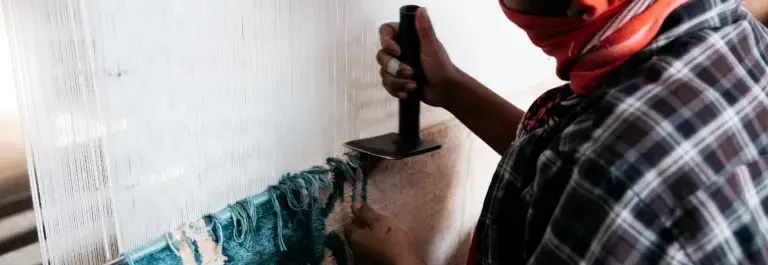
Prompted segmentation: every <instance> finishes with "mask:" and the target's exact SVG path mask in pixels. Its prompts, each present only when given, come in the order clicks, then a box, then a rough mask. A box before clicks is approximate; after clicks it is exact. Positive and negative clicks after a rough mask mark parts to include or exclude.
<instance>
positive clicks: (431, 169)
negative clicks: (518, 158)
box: [328, 120, 487, 264]
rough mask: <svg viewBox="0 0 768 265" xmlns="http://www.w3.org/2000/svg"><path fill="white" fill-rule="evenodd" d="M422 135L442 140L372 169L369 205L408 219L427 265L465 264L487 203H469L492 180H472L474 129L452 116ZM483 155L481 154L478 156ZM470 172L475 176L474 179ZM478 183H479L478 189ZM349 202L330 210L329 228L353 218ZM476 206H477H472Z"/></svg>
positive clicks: (482, 193) (403, 220)
mask: <svg viewBox="0 0 768 265" xmlns="http://www.w3.org/2000/svg"><path fill="white" fill-rule="evenodd" d="M422 137H423V138H424V139H430V140H435V141H437V142H440V143H441V144H443V148H442V149H440V150H439V151H436V152H432V153H429V154H425V155H421V156H417V157H413V158H409V159H406V160H401V161H385V162H383V163H381V164H380V165H379V166H378V167H377V168H376V169H375V171H374V172H373V173H372V175H371V177H370V179H369V184H368V194H369V195H368V196H369V198H368V202H369V204H370V205H371V206H372V207H373V208H375V209H377V210H379V211H382V212H384V213H386V214H388V215H390V216H391V217H393V218H394V219H396V220H398V221H399V222H400V223H401V224H403V225H404V226H405V227H406V228H407V229H408V230H409V231H410V232H411V233H412V234H413V236H414V239H415V242H416V245H417V247H420V251H421V252H422V253H423V255H424V257H425V259H426V261H427V263H428V264H463V263H465V261H466V256H467V251H468V248H469V242H470V239H471V231H472V229H473V228H474V225H475V222H474V221H471V222H469V221H466V220H475V219H476V216H467V215H468V214H467V212H470V214H472V215H474V214H473V213H474V212H479V208H480V207H481V206H482V205H467V204H468V203H469V202H471V201H477V199H478V198H477V197H481V198H482V197H485V190H486V189H487V185H467V184H468V183H469V181H470V180H472V181H476V182H483V180H485V179H487V178H483V177H480V178H474V177H476V176H475V175H476V174H475V173H476V171H474V170H472V168H471V165H472V163H470V161H469V160H470V158H471V157H475V156H477V154H476V153H477V152H478V151H479V152H482V151H484V149H477V150H476V151H475V152H473V148H471V146H472V141H473V140H474V137H473V135H472V133H471V132H470V131H469V130H468V129H467V128H466V127H464V126H463V125H461V124H460V123H459V122H458V121H455V120H452V121H448V122H446V123H443V124H440V125H437V126H434V127H432V128H429V129H427V130H426V131H425V132H424V133H423V135H422ZM479 157H481V156H479ZM470 176H472V177H473V179H469V178H470ZM473 186H477V187H479V188H477V190H476V191H473V188H472V187H473ZM349 203H350V202H348V201H347V202H346V204H345V205H344V206H342V207H339V208H337V209H338V210H337V211H336V212H335V213H334V214H332V215H331V217H330V218H329V220H328V227H329V229H333V230H336V231H343V225H344V224H346V223H348V222H349V220H350V219H351V213H350V210H349ZM467 207H473V208H475V209H476V211H467Z"/></svg>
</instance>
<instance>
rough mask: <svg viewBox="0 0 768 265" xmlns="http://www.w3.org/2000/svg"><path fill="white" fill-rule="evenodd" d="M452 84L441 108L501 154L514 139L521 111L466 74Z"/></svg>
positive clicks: (521, 116)
mask: <svg viewBox="0 0 768 265" xmlns="http://www.w3.org/2000/svg"><path fill="white" fill-rule="evenodd" d="M454 83H455V85H456V86H455V87H453V88H450V89H451V92H450V93H449V94H450V96H449V98H448V99H446V103H445V104H444V106H443V107H444V108H445V109H446V110H448V111H449V112H451V113H452V114H453V115H454V116H456V118H458V119H459V120H460V121H461V122H462V123H463V124H464V125H465V126H467V127H468V128H469V129H470V130H472V132H474V133H475V134H476V135H477V136H478V137H480V139H482V140H483V141H484V142H485V143H486V144H488V145H489V146H491V148H493V150H496V152H497V153H499V154H502V153H503V152H504V151H505V150H506V149H507V148H508V147H509V145H510V144H511V143H512V141H514V140H515V135H516V131H517V126H518V124H519V123H520V120H521V119H522V118H523V114H524V112H523V111H522V110H520V109H519V108H517V107H515V105H512V103H510V102H509V101H507V100H505V99H504V98H502V97H501V96H499V95H497V94H496V93H494V92H493V91H491V90H490V89H488V88H487V87H486V86H485V85H483V84H481V83H480V82H478V81H477V80H475V79H474V78H472V77H471V76H469V75H467V74H464V73H462V74H461V77H459V78H457V80H456V81H455V82H454Z"/></svg>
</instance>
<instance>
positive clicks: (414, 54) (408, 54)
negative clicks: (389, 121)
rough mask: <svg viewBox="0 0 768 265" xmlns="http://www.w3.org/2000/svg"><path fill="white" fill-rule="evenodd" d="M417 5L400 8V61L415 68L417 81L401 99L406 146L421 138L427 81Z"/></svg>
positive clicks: (401, 132) (402, 139)
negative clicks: (422, 62) (421, 112)
mask: <svg viewBox="0 0 768 265" xmlns="http://www.w3.org/2000/svg"><path fill="white" fill-rule="evenodd" d="M418 10H419V6H417V5H406V6H403V7H401V8H400V28H399V30H398V33H397V38H396V40H395V41H396V42H397V44H398V45H400V51H401V52H400V57H399V58H398V60H400V62H402V63H404V64H407V65H408V66H410V67H411V69H413V78H414V81H416V90H415V91H413V92H408V97H407V98H406V99H401V100H400V123H399V126H400V127H399V135H398V136H399V137H398V140H399V141H400V144H402V145H403V146H405V147H416V146H418V145H419V143H420V142H421V140H420V139H419V112H420V110H419V107H420V106H421V97H422V94H423V88H424V83H425V78H424V70H423V69H422V68H421V58H420V52H419V50H420V44H419V33H418V32H417V31H416V11H418Z"/></svg>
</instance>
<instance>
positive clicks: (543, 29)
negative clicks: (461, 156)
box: [346, 0, 768, 265]
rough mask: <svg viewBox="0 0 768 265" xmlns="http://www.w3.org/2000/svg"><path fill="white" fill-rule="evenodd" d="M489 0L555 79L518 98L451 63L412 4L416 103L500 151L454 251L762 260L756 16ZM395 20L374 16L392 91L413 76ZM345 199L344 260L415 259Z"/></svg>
mask: <svg viewBox="0 0 768 265" xmlns="http://www.w3.org/2000/svg"><path fill="white" fill-rule="evenodd" d="M500 5H501V7H502V9H503V12H504V13H505V14H506V16H507V18H509V20H511V21H512V22H513V23H515V24H516V25H517V26H519V27H520V28H522V29H523V30H525V31H526V32H527V34H528V36H529V37H530V39H531V41H532V42H533V43H534V44H535V45H537V46H539V47H540V48H541V49H542V50H543V51H544V52H545V53H546V54H548V55H550V56H552V57H554V58H555V59H557V75H558V76H559V77H560V78H561V79H563V80H567V81H569V83H567V84H565V85H563V86H560V87H556V88H553V89H551V90H549V91H547V92H545V93H544V94H543V95H541V96H540V97H539V98H538V99H537V100H536V101H535V102H534V103H533V104H532V105H531V106H530V108H529V109H528V111H527V112H525V113H524V112H522V111H521V110H520V109H518V108H516V107H515V106H513V105H512V104H510V103H509V102H507V101H505V100H504V99H502V98H501V97H499V96H498V95H496V94H494V93H493V92H492V91H491V90H490V89H488V88H487V87H485V86H483V85H482V84H480V83H479V82H478V81H476V80H475V79H473V78H472V77H470V76H469V75H468V74H466V73H464V72H462V71H461V70H460V69H459V68H458V67H457V66H455V65H454V64H453V63H452V62H451V60H450V58H449V57H448V54H447V53H446V52H445V50H444V49H443V46H442V44H441V43H440V41H439V40H438V39H437V37H436V35H435V32H434V30H433V28H432V25H431V23H430V21H429V18H428V15H427V13H426V10H425V9H421V10H419V12H418V15H417V20H418V24H417V28H418V31H419V34H420V37H421V60H422V64H423V69H424V72H425V75H426V78H427V80H428V82H429V84H428V85H427V86H426V87H425V88H424V97H423V102H425V103H426V104H429V105H432V106H436V107H443V108H445V109H446V110H448V111H449V112H450V113H452V114H453V115H455V116H456V117H457V118H458V119H459V120H460V121H461V122H462V123H464V125H466V126H467V127H468V128H469V129H471V130H472V132H474V133H475V134H477V135H478V136H479V137H480V138H481V139H483V140H484V141H485V142H486V143H487V144H488V145H490V146H491V147H492V148H493V149H494V150H496V151H497V152H498V153H499V154H501V155H502V159H501V161H500V163H499V166H498V169H497V171H496V173H495V174H494V176H493V180H492V182H491V185H490V187H489V189H488V192H487V195H486V197H485V203H484V205H483V210H482V213H481V215H480V218H479V220H478V223H477V227H476V229H475V232H474V234H473V239H472V246H471V248H470V255H469V259H468V260H467V264H547V265H549V264H768V217H766V211H767V210H768V93H767V92H768V30H766V28H765V27H764V26H763V25H762V24H760V21H758V20H757V19H755V18H754V17H753V16H751V15H750V13H749V12H748V11H747V10H746V9H745V8H744V7H743V6H742V3H740V2H739V1H735V0H690V1H684V0H624V1H622V0H503V1H501V2H500ZM396 29H397V25H396V24H395V23H387V24H384V25H383V26H382V27H381V31H380V33H381V43H382V50H381V51H379V52H378V54H377V55H376V58H377V61H378V62H379V64H380V65H381V66H382V70H381V76H382V80H383V84H384V87H386V89H387V91H388V92H389V93H390V94H392V95H393V96H395V97H400V98H403V97H405V96H406V93H403V92H404V91H408V90H410V89H413V88H415V83H414V82H413V81H412V80H410V79H409V78H410V76H411V74H412V70H411V69H410V68H409V67H408V66H407V65H404V64H402V63H399V62H398V61H397V60H396V59H393V58H394V57H396V56H398V55H399V52H400V49H399V47H398V46H397V44H396V43H395V42H394V40H393V38H394V36H395V35H396V34H397V32H396ZM511 63H516V62H511ZM478 207H479V206H478ZM353 212H354V213H355V216H356V219H355V220H354V221H353V222H352V223H351V224H350V225H348V226H347V229H346V236H347V239H348V241H349V242H350V245H351V247H352V248H353V250H354V251H355V254H356V255H355V259H356V260H357V261H358V263H360V264H369V263H372V264H398V265H399V264H422V263H424V261H423V258H422V257H420V256H419V253H417V251H416V250H415V249H417V248H415V247H414V245H413V240H412V239H411V237H410V234H409V233H408V231H406V230H405V229H403V228H402V227H401V226H400V225H399V224H397V223H396V222H395V221H394V220H392V219H391V218H389V217H387V216H386V215H384V214H383V213H379V212H377V211H376V210H374V209H372V208H370V207H369V206H367V205H356V206H353Z"/></svg>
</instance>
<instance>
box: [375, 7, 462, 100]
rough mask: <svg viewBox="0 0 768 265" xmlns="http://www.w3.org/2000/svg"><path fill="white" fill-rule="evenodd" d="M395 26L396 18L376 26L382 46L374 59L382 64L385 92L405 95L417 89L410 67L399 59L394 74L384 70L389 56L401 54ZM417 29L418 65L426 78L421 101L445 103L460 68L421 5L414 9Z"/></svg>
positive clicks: (400, 96) (404, 96) (396, 26)
mask: <svg viewBox="0 0 768 265" xmlns="http://www.w3.org/2000/svg"><path fill="white" fill-rule="evenodd" d="M398 26H399V25H398V23H397V22H390V23H386V24H383V25H381V27H380V28H379V35H380V37H381V50H379V52H378V53H377V54H376V61H377V62H378V63H379V65H381V70H380V73H381V78H382V83H383V84H384V87H385V88H386V89H387V92H389V94H391V95H392V96H394V97H397V98H400V99H405V98H406V97H407V95H408V94H407V93H406V92H410V91H413V90H415V89H416V82H415V81H413V79H412V77H413V69H412V68H411V67H410V66H408V65H405V64H404V63H401V64H400V69H399V70H398V71H397V76H393V75H391V74H390V73H389V72H387V63H388V62H389V60H390V59H391V58H392V57H393V56H394V57H398V56H400V51H401V50H400V46H399V45H397V42H395V37H396V36H397V29H398ZM416 29H417V31H418V32H419V39H420V42H421V49H420V50H421V55H420V57H421V65H422V69H423V71H424V76H425V77H426V79H427V84H425V86H424V91H423V92H424V96H423V98H422V101H423V102H424V103H427V104H429V105H431V106H435V107H444V105H445V104H446V101H447V100H448V98H449V94H450V89H452V88H453V87H454V86H455V85H454V84H455V83H456V82H457V80H458V79H459V77H460V75H461V71H460V70H459V69H458V68H456V67H455V66H454V65H453V63H452V62H451V59H450V58H448V54H447V53H446V52H445V48H443V44H442V43H440V40H438V39H437V36H436V35H435V31H434V28H433V27H432V23H431V22H430V20H429V16H428V15H427V10H426V9H425V8H423V7H422V8H419V10H418V12H417V13H416Z"/></svg>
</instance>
